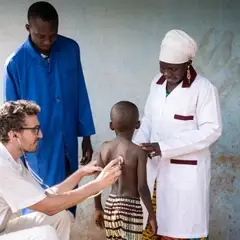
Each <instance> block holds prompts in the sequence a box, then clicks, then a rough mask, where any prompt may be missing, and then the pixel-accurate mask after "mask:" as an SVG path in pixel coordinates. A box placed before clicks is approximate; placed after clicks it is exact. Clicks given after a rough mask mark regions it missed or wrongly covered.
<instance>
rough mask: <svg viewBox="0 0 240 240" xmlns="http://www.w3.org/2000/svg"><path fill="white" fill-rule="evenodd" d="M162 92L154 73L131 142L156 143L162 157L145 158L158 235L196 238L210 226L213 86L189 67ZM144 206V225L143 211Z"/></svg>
mask: <svg viewBox="0 0 240 240" xmlns="http://www.w3.org/2000/svg"><path fill="white" fill-rule="evenodd" d="M191 76H192V78H191V80H190V81H189V82H188V80H187V79H184V80H183V82H182V83H180V84H179V85H178V86H177V87H176V88H175V89H174V90H173V91H172V92H171V93H170V94H169V95H168V96H167V97H166V82H167V81H166V80H165V77H164V76H163V75H162V74H158V75H157V76H156V77H155V78H154V80H153V82H152V84H151V88H150V93H149V96H148V99H147V102H146V106H145V111H144V116H143V119H142V124H141V127H140V129H139V131H138V132H137V134H136V136H135V139H134V141H135V142H136V143H146V142H152V143H153V142H158V143H159V146H160V149H161V153H162V156H161V158H160V157H154V158H153V159H149V160H148V163H147V178H148V179H147V180H148V185H149V188H150V191H151V193H153V188H154V182H155V180H157V192H156V199H157V213H156V216H157V222H158V235H161V236H168V237H172V238H201V237H206V236H207V235H208V231H209V229H208V228H209V227H208V226H209V187H210V178H211V155H210V151H209V146H210V145H211V144H212V143H214V142H215V141H216V140H217V139H218V138H219V137H220V135H221V132H222V123H221V117H220V107H219V99H218V92H217V89H216V88H215V87H214V86H213V85H212V84H211V83H210V82H209V81H208V80H207V79H205V78H203V77H202V76H200V75H197V74H196V72H195V70H194V69H193V68H192V67H191ZM143 209H144V224H145V226H146V223H147V218H148V213H147V210H146V208H145V206H144V205H143Z"/></svg>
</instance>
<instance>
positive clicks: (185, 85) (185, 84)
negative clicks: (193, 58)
mask: <svg viewBox="0 0 240 240" xmlns="http://www.w3.org/2000/svg"><path fill="white" fill-rule="evenodd" d="M190 73H191V79H190V81H188V79H187V74H186V75H185V76H184V78H183V81H182V87H183V88H189V87H191V85H192V83H193V82H194V80H195V79H196V77H197V72H196V71H195V69H194V68H193V66H192V65H191V66H190ZM165 80H166V78H165V77H164V75H162V76H161V77H160V78H159V79H158V81H157V82H156V84H163V83H164V82H165Z"/></svg>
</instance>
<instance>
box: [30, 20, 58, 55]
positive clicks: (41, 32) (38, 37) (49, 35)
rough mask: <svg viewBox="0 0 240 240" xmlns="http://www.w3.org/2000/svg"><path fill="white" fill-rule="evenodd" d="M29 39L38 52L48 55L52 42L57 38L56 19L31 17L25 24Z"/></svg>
mask: <svg viewBox="0 0 240 240" xmlns="http://www.w3.org/2000/svg"><path fill="white" fill-rule="evenodd" d="M26 29H27V31H28V32H29V34H30V36H31V40H32V42H33V44H34V45H35V47H36V48H37V50H38V51H39V52H40V53H43V54H46V55H48V54H49V52H50V49H51V47H52V45H53V43H54V42H55V41H56V39H57V34H58V22H57V20H52V21H43V20H41V19H40V18H36V19H31V20H30V21H29V24H26Z"/></svg>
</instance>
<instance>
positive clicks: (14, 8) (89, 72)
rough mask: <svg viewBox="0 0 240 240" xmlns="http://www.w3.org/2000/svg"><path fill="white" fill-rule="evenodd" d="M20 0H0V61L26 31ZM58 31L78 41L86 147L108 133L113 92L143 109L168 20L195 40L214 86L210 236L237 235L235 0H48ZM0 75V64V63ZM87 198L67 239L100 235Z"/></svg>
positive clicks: (239, 167)
mask: <svg viewBox="0 0 240 240" xmlns="http://www.w3.org/2000/svg"><path fill="white" fill-rule="evenodd" d="M32 2H34V1H30V0H29V1H27V0H12V1H8V0H1V4H0V22H1V28H0V41H1V44H0V53H1V55H0V66H3V64H4V61H5V59H6V58H7V56H8V55H9V54H10V53H11V52H12V51H14V50H15V49H16V48H17V47H18V46H19V45H20V44H21V43H22V42H23V41H24V40H25V38H26V36H27V33H26V31H25V29H24V24H25V22H26V11H27V7H28V6H29V4H31V3H32ZM50 2H52V3H53V4H54V5H55V6H56V8H57V10H58V12H59V14H60V33H61V34H64V35H67V36H70V37H72V38H74V39H76V40H77V41H78V42H79V44H80V45H81V52H82V61H83V67H84V73H85V77H86V81H87V86H88V89H89V94H90V98H91V103H92V108H93V113H94V118H95V122H96V129H97V135H96V136H94V138H93V141H94V147H95V149H97V148H98V147H99V145H100V143H101V142H102V141H104V140H106V139H108V138H111V137H112V133H111V132H110V130H109V129H108V121H109V110H110V108H111V106H112V105H113V104H114V103H115V102H116V101H118V100H122V99H128V100H130V101H134V102H135V103H136V104H137V105H138V106H139V107H140V109H141V111H142V110H143V106H144V102H145V99H146V96H147V93H148V87H149V84H150V82H151V80H152V78H153V77H154V75H155V74H156V73H157V71H158V51H159V44H160V41H161V39H162V37H163V36H164V34H165V33H166V31H168V30H170V29H172V28H180V29H183V30H185V31H187V32H188V33H189V34H190V35H192V36H193V37H194V38H195V39H196V40H197V42H198V43H199V45H200V49H199V53H198V57H197V59H196V61H195V65H196V67H197V69H198V70H199V71H200V72H201V73H202V74H204V75H205V76H206V77H207V78H209V79H210V80H211V81H212V82H213V83H215V84H216V86H217V87H218V89H219V92H220V94H221V105H222V116H223V124H224V133H223V136H222V138H221V140H220V141H219V142H218V143H217V144H216V145H215V146H214V147H213V148H212V152H213V155H214V159H213V171H212V172H213V177H212V206H211V239H213V240H239V239H240V228H239V223H240V201H239V199H240V193H239V190H240V162H239V160H240V157H239V156H240V148H239V147H240V146H239V145H240V140H239V130H240V124H239V123H240V121H239V117H240V113H239V105H240V83H239V75H240V60H239V56H240V45H239V42H240V41H239V40H240V25H239V22H240V21H239V20H240V17H239V9H240V8H239V7H240V1H238V0H235V1H233V0H232V1H231V0H225V1H224V0H212V1H208V0H184V1H179V0H158V1H157V0H145V1H144V0H121V1H120V0H118V1H117V0H101V1H100V0H68V1H64V0H54V1H50ZM0 79H2V71H0ZM92 213H93V208H92V201H91V200H89V201H88V202H85V203H84V204H82V205H81V206H79V212H78V219H77V222H76V224H75V230H74V237H73V239H104V237H103V234H102V232H99V231H97V230H96V228H95V227H94V224H93V220H92V217H93V215H92Z"/></svg>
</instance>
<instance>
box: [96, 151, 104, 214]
mask: <svg viewBox="0 0 240 240" xmlns="http://www.w3.org/2000/svg"><path fill="white" fill-rule="evenodd" d="M96 165H97V166H99V167H102V168H104V163H103V161H102V156H101V151H100V152H99V153H98V154H97V164H96ZM97 176H98V175H96V177H97ZM94 203H95V209H96V210H100V211H102V210H103V207H102V203H101V194H99V195H98V196H96V197H95V198H94Z"/></svg>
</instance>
